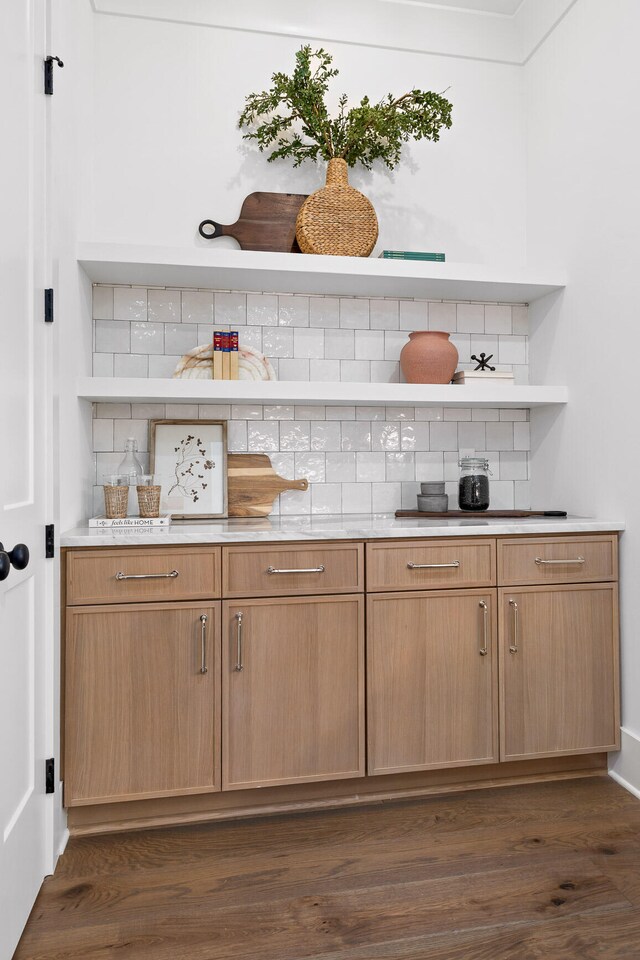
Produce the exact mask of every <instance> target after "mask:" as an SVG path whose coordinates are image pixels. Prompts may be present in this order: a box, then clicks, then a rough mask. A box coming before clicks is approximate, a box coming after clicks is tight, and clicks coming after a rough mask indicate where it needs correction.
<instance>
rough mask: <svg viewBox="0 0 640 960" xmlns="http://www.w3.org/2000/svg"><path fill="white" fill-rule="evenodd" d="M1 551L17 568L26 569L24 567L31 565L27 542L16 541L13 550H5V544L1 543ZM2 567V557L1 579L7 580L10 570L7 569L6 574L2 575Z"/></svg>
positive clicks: (0, 565) (0, 566)
mask: <svg viewBox="0 0 640 960" xmlns="http://www.w3.org/2000/svg"><path fill="white" fill-rule="evenodd" d="M0 552H2V553H3V554H4V555H5V557H7V558H8V559H9V563H10V564H11V565H12V566H13V567H14V568H15V569H16V570H24V568H25V567H26V566H28V565H29V547H28V546H27V545H26V544H25V543H16V545H15V547H14V548H13V550H5V549H4V546H3V544H1V543H0ZM2 569H3V568H2V561H1V559H0V580H5V579H6V577H8V575H9V571H8V570H7V572H6V573H5V574H4V576H2V575H1V571H2Z"/></svg>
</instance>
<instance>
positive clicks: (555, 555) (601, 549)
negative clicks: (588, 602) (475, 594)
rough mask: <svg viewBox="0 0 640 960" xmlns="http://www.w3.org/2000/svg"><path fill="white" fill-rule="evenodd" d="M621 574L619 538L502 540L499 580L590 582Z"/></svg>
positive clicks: (514, 583)
mask: <svg viewBox="0 0 640 960" xmlns="http://www.w3.org/2000/svg"><path fill="white" fill-rule="evenodd" d="M617 578H618V538H617V537H615V536H611V534H607V535H604V536H581V537H544V538H538V539H532V538H530V537H526V538H524V539H522V538H521V539H519V540H498V582H499V583H501V584H503V585H505V586H518V585H520V584H535V583H540V584H552V583H588V582H598V581H607V580H617Z"/></svg>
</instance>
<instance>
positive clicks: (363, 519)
mask: <svg viewBox="0 0 640 960" xmlns="http://www.w3.org/2000/svg"><path fill="white" fill-rule="evenodd" d="M619 530H624V522H622V521H620V520H594V519H590V518H588V517H571V516H570V517H566V518H564V519H561V518H557V517H556V518H554V517H530V518H525V519H514V520H509V519H493V518H490V517H487V518H486V519H480V518H476V517H472V518H469V519H466V518H461V519H453V520H440V519H431V518H425V519H424V520H422V519H414V518H410V519H406V520H396V518H395V517H394V515H393V514H388V513H379V514H340V515H334V516H326V515H315V516H292V517H270V518H269V517H265V518H264V519H262V518H261V519H246V520H245V519H242V520H240V519H233V520H211V521H208V522H207V523H190V522H189V523H180V522H177V521H176V522H174V523H173V524H172V525H171V526H170V527H156V528H153V529H147V528H143V529H141V530H136V529H135V528H128V529H126V530H123V529H122V528H120V527H119V528H116V529H115V530H114V529H113V528H107V529H104V528H95V527H76V528H75V529H73V530H67V531H66V532H65V533H63V534H62V536H61V537H60V546H62V547H114V546H137V545H141V546H142V545H150V544H159V545H161V544H166V545H169V544H184V543H257V542H266V543H268V542H277V541H296V540H382V539H398V538H400V537H416V538H425V537H474V536H485V537H498V536H517V535H518V534H527V535H529V536H536V535H537V534H562V533H605V532H612V531H619Z"/></svg>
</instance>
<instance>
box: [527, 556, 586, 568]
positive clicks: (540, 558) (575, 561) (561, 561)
mask: <svg viewBox="0 0 640 960" xmlns="http://www.w3.org/2000/svg"><path fill="white" fill-rule="evenodd" d="M584 562H585V560H584V557H576V559H575V560H543V559H542V557H536V563H537V564H538V566H540V564H542V563H547V564H550V563H562V564H569V563H584Z"/></svg>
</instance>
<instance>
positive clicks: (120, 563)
mask: <svg viewBox="0 0 640 960" xmlns="http://www.w3.org/2000/svg"><path fill="white" fill-rule="evenodd" d="M219 596H220V548H219V547H217V548H216V547H192V546H189V547H173V548H171V549H168V548H167V547H161V548H154V547H141V548H139V549H128V550H109V549H106V550H105V549H104V548H100V549H98V550H83V551H75V550H70V551H68V552H67V603H68V604H72V605H73V604H83V603H110V602H113V603H122V602H126V601H138V602H140V601H145V600H201V599H202V600H203V599H213V598H215V597H219Z"/></svg>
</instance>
